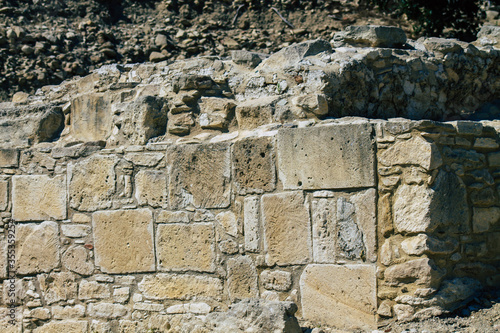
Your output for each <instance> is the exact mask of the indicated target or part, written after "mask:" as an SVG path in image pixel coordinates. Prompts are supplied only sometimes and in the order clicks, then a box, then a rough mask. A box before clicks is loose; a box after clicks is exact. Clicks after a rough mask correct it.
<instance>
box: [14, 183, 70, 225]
mask: <svg viewBox="0 0 500 333" xmlns="http://www.w3.org/2000/svg"><path fill="white" fill-rule="evenodd" d="M12 217H13V218H14V220H16V221H43V220H51V219H54V220H63V219H65V218H66V176H62V175H59V176H55V177H54V178H50V177H49V176H46V175H39V176H14V177H12Z"/></svg>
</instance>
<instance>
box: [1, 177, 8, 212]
mask: <svg viewBox="0 0 500 333" xmlns="http://www.w3.org/2000/svg"><path fill="white" fill-rule="evenodd" d="M8 205H9V182H8V181H6V180H0V211H3V210H6V209H7V207H8Z"/></svg>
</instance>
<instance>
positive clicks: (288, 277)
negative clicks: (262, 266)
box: [260, 270, 292, 291]
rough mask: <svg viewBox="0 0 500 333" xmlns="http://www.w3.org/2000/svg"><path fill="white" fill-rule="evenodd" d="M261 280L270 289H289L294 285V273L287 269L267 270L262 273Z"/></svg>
mask: <svg viewBox="0 0 500 333" xmlns="http://www.w3.org/2000/svg"><path fill="white" fill-rule="evenodd" d="M260 281H261V283H262V285H263V286H264V288H266V289H268V290H277V291H287V290H289V289H290V287H291V286H292V274H291V273H290V272H287V271H271V270H265V271H263V272H262V273H260Z"/></svg>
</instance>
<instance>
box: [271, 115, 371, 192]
mask: <svg viewBox="0 0 500 333" xmlns="http://www.w3.org/2000/svg"><path fill="white" fill-rule="evenodd" d="M374 165H375V155H374V148H373V143H372V126H371V125H370V124H368V123H366V124H364V123H363V124H335V125H329V126H321V127H310V128H286V129H280V130H279V132H278V174H279V178H280V180H281V181H282V182H283V188H284V189H304V190H316V189H342V188H356V187H371V186H375V166H374Z"/></svg>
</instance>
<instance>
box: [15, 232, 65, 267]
mask: <svg viewBox="0 0 500 333" xmlns="http://www.w3.org/2000/svg"><path fill="white" fill-rule="evenodd" d="M16 229H17V230H16V266H17V269H16V271H17V273H18V274H36V273H42V272H45V273H48V272H50V271H51V270H52V269H54V268H56V267H57V266H59V230H58V226H57V223H55V222H43V223H41V224H34V223H29V224H19V225H18V226H17V228H16Z"/></svg>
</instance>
